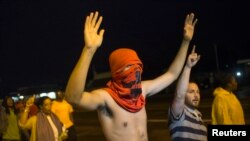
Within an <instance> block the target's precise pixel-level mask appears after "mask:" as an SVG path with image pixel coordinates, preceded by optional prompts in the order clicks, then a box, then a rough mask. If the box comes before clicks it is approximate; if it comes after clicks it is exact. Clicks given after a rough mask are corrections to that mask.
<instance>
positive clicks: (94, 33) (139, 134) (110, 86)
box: [65, 12, 197, 141]
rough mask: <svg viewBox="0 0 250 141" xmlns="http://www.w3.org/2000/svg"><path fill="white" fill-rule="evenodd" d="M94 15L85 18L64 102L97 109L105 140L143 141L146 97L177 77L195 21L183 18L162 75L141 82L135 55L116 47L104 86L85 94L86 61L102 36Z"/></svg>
mask: <svg viewBox="0 0 250 141" xmlns="http://www.w3.org/2000/svg"><path fill="white" fill-rule="evenodd" d="M98 14H99V13H98V12H95V13H90V15H89V16H87V18H86V21H85V27H84V42H85V46H84V48H83V50H82V54H81V56H80V58H79V60H78V62H77V64H76V66H75V68H74V69H73V71H72V73H71V75H70V78H69V81H68V84H67V87H66V91H65V94H66V99H67V101H69V102H71V103H74V104H76V105H78V106H79V107H82V108H85V109H87V110H97V112H98V116H99V120H100V123H101V127H102V129H103V132H104V135H105V137H106V139H107V140H109V141H147V140H148V134H147V114H146V109H145V104H146V98H147V97H149V96H152V95H154V94H157V93H159V92H160V91H162V90H163V89H165V88H166V87H167V86H169V85H170V84H172V82H174V81H175V80H176V79H177V78H178V76H179V74H180V72H181V70H182V68H183V65H184V63H185V58H186V54H187V50H188V46H189V43H190V41H191V39H192V37H193V33H194V27H195V24H196V22H197V19H195V18H194V14H193V13H191V14H188V15H187V16H186V20H185V25H184V33H183V40H182V43H181V46H180V49H179V51H178V53H177V55H176V57H175V59H174V61H173V62H172V64H171V65H170V67H169V68H168V70H167V71H166V72H165V73H164V74H163V75H161V76H159V77H157V78H155V79H152V80H147V81H142V80H141V75H142V71H143V63H142V62H141V60H140V59H139V57H138V55H137V53H136V52H135V51H134V50H132V49H129V48H119V49H116V50H115V51H113V52H112V53H111V54H110V56H109V64H110V68H111V74H112V79H111V80H110V81H109V82H108V83H107V85H106V86H105V87H103V88H100V89H96V90H93V91H90V92H88V91H85V83H86V79H87V74H88V70H89V66H90V62H91V60H92V58H93V56H94V54H95V52H96V51H97V49H98V48H99V47H100V46H101V44H102V40H103V35H104V29H101V30H100V31H98V30H99V27H100V24H101V22H102V16H101V17H99V16H98ZM156 20H159V19H156ZM149 22H150V21H149ZM138 26H140V25H138ZM152 49H157V48H156V47H153V48H152ZM102 60H103V59H102ZM102 60H101V61H102Z"/></svg>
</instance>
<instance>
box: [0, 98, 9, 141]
mask: <svg viewBox="0 0 250 141" xmlns="http://www.w3.org/2000/svg"><path fill="white" fill-rule="evenodd" d="M7 127H8V118H7V114H6V111H5V108H4V107H3V106H2V101H1V100H0V141H2V136H3V132H5V131H6V130H7Z"/></svg>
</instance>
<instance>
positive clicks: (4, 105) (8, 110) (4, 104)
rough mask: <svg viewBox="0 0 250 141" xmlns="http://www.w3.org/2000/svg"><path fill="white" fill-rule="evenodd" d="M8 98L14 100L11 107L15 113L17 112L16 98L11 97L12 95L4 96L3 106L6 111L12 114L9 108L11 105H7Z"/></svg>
mask: <svg viewBox="0 0 250 141" xmlns="http://www.w3.org/2000/svg"><path fill="white" fill-rule="evenodd" d="M8 99H11V100H12V102H13V106H12V107H11V108H13V110H14V113H15V114H17V113H18V111H17V109H16V106H15V101H14V100H13V99H12V97H10V96H6V97H5V98H4V100H3V103H2V105H3V107H4V108H5V111H6V113H7V114H10V109H9V107H8V105H7V100H8Z"/></svg>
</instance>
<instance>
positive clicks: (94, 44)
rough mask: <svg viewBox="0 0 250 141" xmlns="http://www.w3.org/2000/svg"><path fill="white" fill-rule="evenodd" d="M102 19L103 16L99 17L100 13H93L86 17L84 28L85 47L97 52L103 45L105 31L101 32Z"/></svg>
mask: <svg viewBox="0 0 250 141" xmlns="http://www.w3.org/2000/svg"><path fill="white" fill-rule="evenodd" d="M97 19H98V20H97ZM102 19H103V18H102V16H100V17H98V12H95V13H93V12H91V13H90V15H89V16H87V17H86V21H85V27H84V42H85V47H87V48H88V49H94V50H96V49H97V48H98V47H100V46H101V44H102V40H103V34H104V29H101V30H100V31H99V27H100V25H101V23H102ZM98 31H99V33H98Z"/></svg>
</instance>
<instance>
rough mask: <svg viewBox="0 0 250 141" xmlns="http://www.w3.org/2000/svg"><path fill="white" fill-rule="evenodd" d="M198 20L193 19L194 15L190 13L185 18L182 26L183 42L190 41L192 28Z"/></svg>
mask: <svg viewBox="0 0 250 141" xmlns="http://www.w3.org/2000/svg"><path fill="white" fill-rule="evenodd" d="M197 21H198V19H194V13H190V14H188V15H187V16H186V19H185V25H184V33H183V34H184V35H183V36H184V40H187V41H190V40H191V39H192V38H193V35H194V28H195V25H196V23H197Z"/></svg>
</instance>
